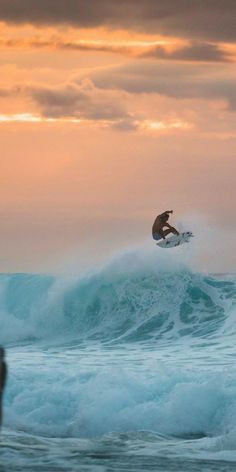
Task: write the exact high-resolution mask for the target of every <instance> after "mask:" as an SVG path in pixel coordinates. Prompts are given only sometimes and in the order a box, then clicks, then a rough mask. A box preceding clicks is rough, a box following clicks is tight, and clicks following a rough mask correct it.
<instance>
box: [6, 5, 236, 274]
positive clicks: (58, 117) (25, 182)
mask: <svg viewBox="0 0 236 472" xmlns="http://www.w3.org/2000/svg"><path fill="white" fill-rule="evenodd" d="M235 23H236V2H235V1H234V0H224V1H223V0H220V1H218V0H198V1H195V0H191V1H190V0H165V1H162V2H161V1H159V0H145V1H144V0H142V1H141V0H125V1H123V0H119V1H118V2H117V1H115V0H97V1H96V0H66V1H64V0H41V1H40V2H39V1H36V0H0V149H1V154H0V156H1V157H0V159H1V173H0V179H1V182H0V192H1V199H0V213H1V231H0V262H1V270H0V271H1V272H5V271H13V272H21V271H22V272H23V271H35V272H39V271H45V272H48V271H51V272H53V271H57V270H63V267H65V268H66V267H67V266H68V267H70V265H73V264H74V265H75V266H76V265H78V267H79V266H80V265H81V266H82V265H84V264H85V265H86V261H89V262H91V261H92V260H93V258H94V260H98V259H99V257H98V256H101V257H102V255H107V254H113V253H114V252H116V251H119V250H124V249H125V250H126V249H127V248H132V247H133V246H136V245H139V244H144V243H145V244H148V238H149V237H150V245H151V246H152V245H153V242H152V240H151V236H150V231H151V226H152V222H153V219H154V218H155V216H156V214H157V213H158V212H162V211H164V210H166V209H167V210H169V209H170V210H171V209H173V210H174V217H173V223H175V224H176V225H178V224H183V225H185V226H186V224H189V225H190V226H191V225H192V227H191V228H193V229H194V232H195V234H196V233H198V229H199V235H200V236H199V241H200V240H201V241H203V239H204V238H203V236H204V235H205V237H206V238H208V242H207V247H209V248H210V249H211V252H210V253H209V254H208V258H207V259H206V269H209V270H230V271H231V270H234V268H235V265H236V243H234V238H235V230H236V220H235V201H236V178H235V176H236V85H235V84H236V82H235V79H236V28H235ZM186 222H188V223H186ZM191 228H188V229H191ZM206 231H208V233H207V236H206ZM210 234H215V235H216V237H215V238H213V239H212V241H213V243H212V244H213V247H212V244H211V242H210V240H211V236H209V235H210ZM217 235H218V236H217ZM196 236H197V234H196ZM195 240H197V238H195ZM225 241H228V244H225ZM223 243H224V244H223ZM201 244H202V246H201V247H204V245H203V242H201ZM225 246H227V247H225ZM224 251H225V252H224ZM219 253H220V254H221V263H220V264H218V265H217V264H215V255H219ZM222 254H225V257H224V258H222ZM211 258H214V263H212V260H211ZM223 259H224V263H223V262H222V261H223ZM208 266H209V267H208Z"/></svg>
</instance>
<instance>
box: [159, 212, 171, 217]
mask: <svg viewBox="0 0 236 472" xmlns="http://www.w3.org/2000/svg"><path fill="white" fill-rule="evenodd" d="M169 213H173V210H167V211H164V213H162V214H161V215H159V217H162V216H165V215H168V214H169Z"/></svg>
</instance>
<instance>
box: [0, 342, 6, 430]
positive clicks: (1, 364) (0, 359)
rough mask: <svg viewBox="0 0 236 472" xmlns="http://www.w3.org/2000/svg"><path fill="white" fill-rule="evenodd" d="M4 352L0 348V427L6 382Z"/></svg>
mask: <svg viewBox="0 0 236 472" xmlns="http://www.w3.org/2000/svg"><path fill="white" fill-rule="evenodd" d="M4 358H5V351H4V349H3V347H1V346H0V427H1V425H2V398H3V391H4V387H5V385H6V380H7V365H6V362H5V359H4Z"/></svg>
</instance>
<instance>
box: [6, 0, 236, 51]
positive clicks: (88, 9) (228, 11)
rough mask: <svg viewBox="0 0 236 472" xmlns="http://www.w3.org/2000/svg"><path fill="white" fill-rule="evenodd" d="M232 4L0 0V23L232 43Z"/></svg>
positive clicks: (235, 34) (235, 6)
mask: <svg viewBox="0 0 236 472" xmlns="http://www.w3.org/2000/svg"><path fill="white" fill-rule="evenodd" d="M235 17H236V2H235V1H234V0H224V1H222V0H191V1H189V0H165V1H160V0H146V1H145V2H144V1H143V0H120V1H119V2H117V1H116V0H86V1H84V0H67V1H66V2H65V1H64V0H41V1H40V2H38V1H32V0H11V1H9V0H0V20H2V21H6V22H11V23H15V24H17V23H32V24H37V25H57V24H69V25H73V26H76V27H78V28H91V27H98V26H102V27H108V28H118V29H129V30H135V31H142V32H147V33H150V32H152V33H156V34H157V33H158V34H164V35H171V36H183V37H186V38H198V39H199V38H201V39H207V40H217V41H218V40H221V41H222V40H223V41H230V42H234V41H235V39H236V28H235Z"/></svg>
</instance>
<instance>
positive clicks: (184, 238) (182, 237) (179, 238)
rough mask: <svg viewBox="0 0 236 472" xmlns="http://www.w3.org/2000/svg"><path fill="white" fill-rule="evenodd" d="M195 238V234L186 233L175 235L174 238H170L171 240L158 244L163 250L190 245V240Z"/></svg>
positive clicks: (164, 240) (167, 239)
mask: <svg viewBox="0 0 236 472" xmlns="http://www.w3.org/2000/svg"><path fill="white" fill-rule="evenodd" d="M193 236H194V235H193V233H191V231H185V232H184V233H180V234H173V236H170V237H169V238H166V239H162V240H161V241H160V242H159V243H157V246H159V247H163V248H170V247H176V246H180V245H181V244H184V243H189V241H190V239H191V238H192V237H193Z"/></svg>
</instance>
